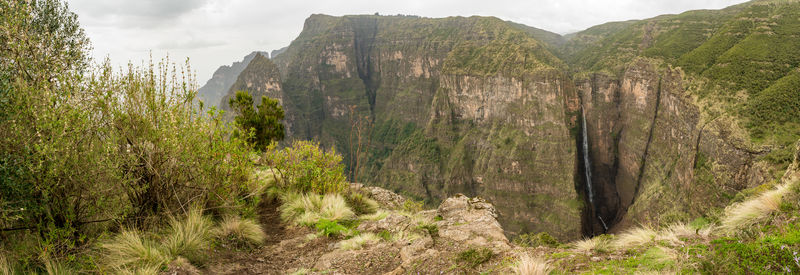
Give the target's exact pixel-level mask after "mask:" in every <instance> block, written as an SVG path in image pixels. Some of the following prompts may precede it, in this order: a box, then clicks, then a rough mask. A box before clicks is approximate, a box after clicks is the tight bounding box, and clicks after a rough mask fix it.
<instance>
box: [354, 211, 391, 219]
mask: <svg viewBox="0 0 800 275" xmlns="http://www.w3.org/2000/svg"><path fill="white" fill-rule="evenodd" d="M388 216H389V212H388V211H386V210H382V209H381V210H378V211H376V212H375V213H372V214H367V215H361V216H359V219H361V220H366V221H380V220H382V219H384V218H386V217H388Z"/></svg>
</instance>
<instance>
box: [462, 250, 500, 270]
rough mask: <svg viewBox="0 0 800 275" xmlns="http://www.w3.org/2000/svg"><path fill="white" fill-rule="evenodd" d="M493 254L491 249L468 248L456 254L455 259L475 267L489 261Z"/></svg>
mask: <svg viewBox="0 0 800 275" xmlns="http://www.w3.org/2000/svg"><path fill="white" fill-rule="evenodd" d="M492 256H494V253H493V252H492V250H491V249H488V248H486V247H482V248H470V249H467V250H464V251H461V252H459V253H458V256H457V259H458V260H459V261H462V262H466V263H467V264H469V266H470V267H473V268H474V267H476V266H478V265H480V264H482V263H485V262H487V261H489V260H490V259H491V258H492Z"/></svg>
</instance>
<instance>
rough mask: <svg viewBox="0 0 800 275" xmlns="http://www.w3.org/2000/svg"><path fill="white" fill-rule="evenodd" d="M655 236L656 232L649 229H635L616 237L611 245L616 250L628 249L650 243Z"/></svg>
mask: <svg viewBox="0 0 800 275" xmlns="http://www.w3.org/2000/svg"><path fill="white" fill-rule="evenodd" d="M656 235H657V233H656V231H655V230H653V229H651V228H649V227H637V228H633V229H630V230H628V231H625V233H622V234H620V235H619V236H617V239H616V240H614V242H613V245H614V247H615V248H618V249H623V250H624V249H630V248H634V247H637V246H641V245H644V244H647V243H650V242H652V241H653V240H655V238H656Z"/></svg>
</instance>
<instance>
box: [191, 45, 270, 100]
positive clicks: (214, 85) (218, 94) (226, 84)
mask: <svg viewBox="0 0 800 275" xmlns="http://www.w3.org/2000/svg"><path fill="white" fill-rule="evenodd" d="M259 54H262V55H267V56H268V53H266V52H258V51H255V52H252V53H250V54H248V55H246V56H245V57H244V58H243V59H242V61H238V62H233V64H231V66H227V65H224V66H220V67H219V68H218V69H217V70H216V71H214V75H213V76H211V79H209V80H208V81H207V82H206V84H205V85H203V87H200V89H198V90H197V100H201V101H203V105H204V106H205V107H206V108H211V107H212V106H214V107H219V106H220V105H219V103H220V100H221V99H222V97H223V96H225V94H227V93H228V90H229V89H230V87H231V85H233V83H234V82H235V81H236V79H237V78H238V77H239V74H240V73H241V72H242V70H244V68H246V67H247V65H248V64H250V61H251V60H253V58H255V57H256V55H259ZM259 98H260V97H259Z"/></svg>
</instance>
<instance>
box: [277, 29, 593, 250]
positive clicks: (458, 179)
mask: <svg viewBox="0 0 800 275" xmlns="http://www.w3.org/2000/svg"><path fill="white" fill-rule="evenodd" d="M275 61H276V63H277V64H278V66H279V68H280V71H281V74H282V78H283V83H284V85H283V90H284V100H285V104H284V105H285V106H287V108H289V109H293V110H295V113H296V117H295V118H294V120H293V121H291V122H289V124H291V125H292V126H291V128H292V129H290V131H292V132H294V133H295V134H294V135H293V137H294V138H301V139H309V138H310V139H316V140H319V141H322V142H323V144H324V145H325V146H332V147H336V148H337V151H339V152H342V153H343V154H344V155H345V157H346V160H345V161H346V162H348V161H350V160H352V159H353V158H354V150H355V147H356V146H357V145H356V144H353V143H352V142H351V139H350V138H351V136H350V135H351V134H352V133H353V132H352V131H351V125H352V124H351V119H352V118H353V117H354V116H362V117H369V120H370V121H373V127H371V129H370V130H369V132H365V133H366V134H369V135H370V136H371V140H370V141H369V142H370V144H369V146H370V147H369V150H368V151H367V152H366V153H362V154H363V155H362V156H361V158H362V161H363V160H366V163H362V165H361V167H360V172H361V173H360V176H359V178H358V179H357V180H359V181H366V182H369V183H372V184H376V185H381V186H386V187H389V188H392V189H394V190H397V191H400V192H401V193H405V194H408V195H410V196H412V197H415V198H417V199H422V200H426V201H428V202H432V203H436V202H438V201H440V200H441V199H443V198H446V197H448V196H451V195H454V194H455V193H465V194H467V195H468V196H475V195H478V196H482V197H485V198H487V199H490V200H491V201H492V202H493V203H494V204H495V205H496V206H497V207H498V209H499V210H500V220H501V222H502V223H503V224H504V227H505V228H506V230H509V231H510V232H519V231H548V232H550V233H552V234H554V235H556V236H559V237H562V238H576V237H578V236H580V234H581V228H580V226H581V221H580V213H581V212H580V211H581V208H582V202H581V199H580V197H579V196H578V194H577V193H576V192H575V188H576V187H575V183H574V180H573V177H574V176H575V167H576V166H575V159H576V156H575V139H574V137H573V135H574V133H571V132H570V127H574V125H572V124H571V123H573V122H574V118H573V119H570V118H569V116H571V115H574V114H571V113H570V112H569V110H568V108H567V102H568V101H569V100H572V103H573V111H574V108H577V104H575V99H576V95H575V92H574V91H575V90H574V88H573V86H572V83H571V81H570V80H569V78H568V77H567V76H566V75H564V74H563V73H562V71H563V68H564V67H565V66H564V65H563V64H562V63H561V62H560V61H558V59H557V58H555V57H554V56H553V55H552V54H550V53H549V52H547V50H546V49H545V48H544V47H543V46H542V45H541V44H540V43H539V42H537V41H536V40H535V39H533V38H532V37H530V36H529V35H528V34H526V33H525V32H523V31H520V30H518V29H515V28H512V27H510V26H509V25H508V24H507V23H506V22H503V21H500V20H498V19H495V18H480V17H473V18H445V19H424V18H415V17H376V16H352V17H328V16H322V15H315V16H312V17H311V18H309V19H308V20H307V21H306V24H305V29H304V31H303V33H302V34H301V35H300V36H299V37H298V39H297V40H295V41H294V42H293V43H292V45H291V46H290V47H289V48H288V49H287V50H286V51H285V52H284V53H282V54H281V55H280V56H278V57H277V58H276V60H275ZM351 146H352V147H351ZM362 152H363V151H362Z"/></svg>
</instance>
